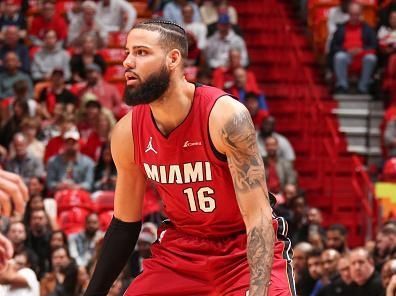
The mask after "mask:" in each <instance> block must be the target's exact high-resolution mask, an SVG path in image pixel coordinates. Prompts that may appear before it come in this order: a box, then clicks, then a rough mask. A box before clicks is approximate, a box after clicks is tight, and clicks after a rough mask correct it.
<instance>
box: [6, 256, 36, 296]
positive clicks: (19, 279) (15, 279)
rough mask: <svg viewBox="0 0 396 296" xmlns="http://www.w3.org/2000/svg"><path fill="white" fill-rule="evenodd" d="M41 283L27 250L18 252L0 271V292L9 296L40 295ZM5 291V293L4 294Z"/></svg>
mask: <svg viewBox="0 0 396 296" xmlns="http://www.w3.org/2000/svg"><path fill="white" fill-rule="evenodd" d="M39 292H40V284H39V282H38V280H37V277H36V274H35V273H34V271H33V270H32V269H31V264H30V261H29V256H28V254H27V253H26V252H21V253H16V254H15V255H14V258H13V260H12V261H10V262H8V265H7V267H6V269H5V270H2V271H0V293H1V295H7V296H22V295H23V296H40V293H39ZM3 293H4V294H3Z"/></svg>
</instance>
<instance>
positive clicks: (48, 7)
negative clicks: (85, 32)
mask: <svg viewBox="0 0 396 296" xmlns="http://www.w3.org/2000/svg"><path fill="white" fill-rule="evenodd" d="M48 31H55V34H56V36H57V37H58V39H57V40H59V42H60V43H61V44H63V43H64V42H65V40H66V36H67V24H66V22H65V20H64V19H63V17H61V16H59V15H56V13H55V4H54V1H52V0H44V1H43V2H42V7H41V11H40V15H38V16H35V17H34V18H33V22H32V25H31V26H30V30H29V32H28V33H29V36H30V40H31V41H32V43H33V44H34V45H35V46H42V45H43V44H44V39H45V36H46V33H47V32H48Z"/></svg>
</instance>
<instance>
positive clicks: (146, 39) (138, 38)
mask: <svg viewBox="0 0 396 296" xmlns="http://www.w3.org/2000/svg"><path fill="white" fill-rule="evenodd" d="M159 38H160V33H159V32H157V31H149V30H144V29H133V30H131V31H130V32H129V34H128V38H127V44H126V47H127V48H132V47H135V46H142V47H155V46H158V45H159V44H158V41H159Z"/></svg>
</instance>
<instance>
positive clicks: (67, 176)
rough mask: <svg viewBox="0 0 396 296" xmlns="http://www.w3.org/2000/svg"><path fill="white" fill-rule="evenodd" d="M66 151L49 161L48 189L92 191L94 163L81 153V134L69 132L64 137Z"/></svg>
mask: <svg viewBox="0 0 396 296" xmlns="http://www.w3.org/2000/svg"><path fill="white" fill-rule="evenodd" d="M63 139H64V141H65V142H64V151H63V153H61V154H58V155H56V156H54V157H53V158H52V159H50V160H49V161H48V167H47V188H48V189H49V190H51V191H52V192H54V191H57V190H62V189H84V190H87V191H90V190H91V187H92V183H93V170H94V162H93V161H92V160H91V159H90V158H89V157H87V156H85V155H82V154H80V152H79V140H80V134H79V132H78V131H76V130H69V131H67V132H65V134H64V135H63Z"/></svg>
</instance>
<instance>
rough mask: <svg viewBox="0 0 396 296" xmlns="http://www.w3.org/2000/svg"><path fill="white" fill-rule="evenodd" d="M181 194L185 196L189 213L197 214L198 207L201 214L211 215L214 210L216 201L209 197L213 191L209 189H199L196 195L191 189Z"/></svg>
mask: <svg viewBox="0 0 396 296" xmlns="http://www.w3.org/2000/svg"><path fill="white" fill-rule="evenodd" d="M183 192H184V193H185V194H186V195H187V199H188V204H189V206H190V211H191V212H197V211H198V207H199V209H200V210H201V211H202V212H205V213H212V212H213V211H214V209H215V208H216V201H215V200H214V199H213V197H211V196H210V195H213V194H214V190H213V189H212V188H210V187H201V188H199V189H198V191H197V193H196V194H194V191H193V189H192V188H191V187H190V188H186V189H184V190H183ZM195 196H196V197H195Z"/></svg>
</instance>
